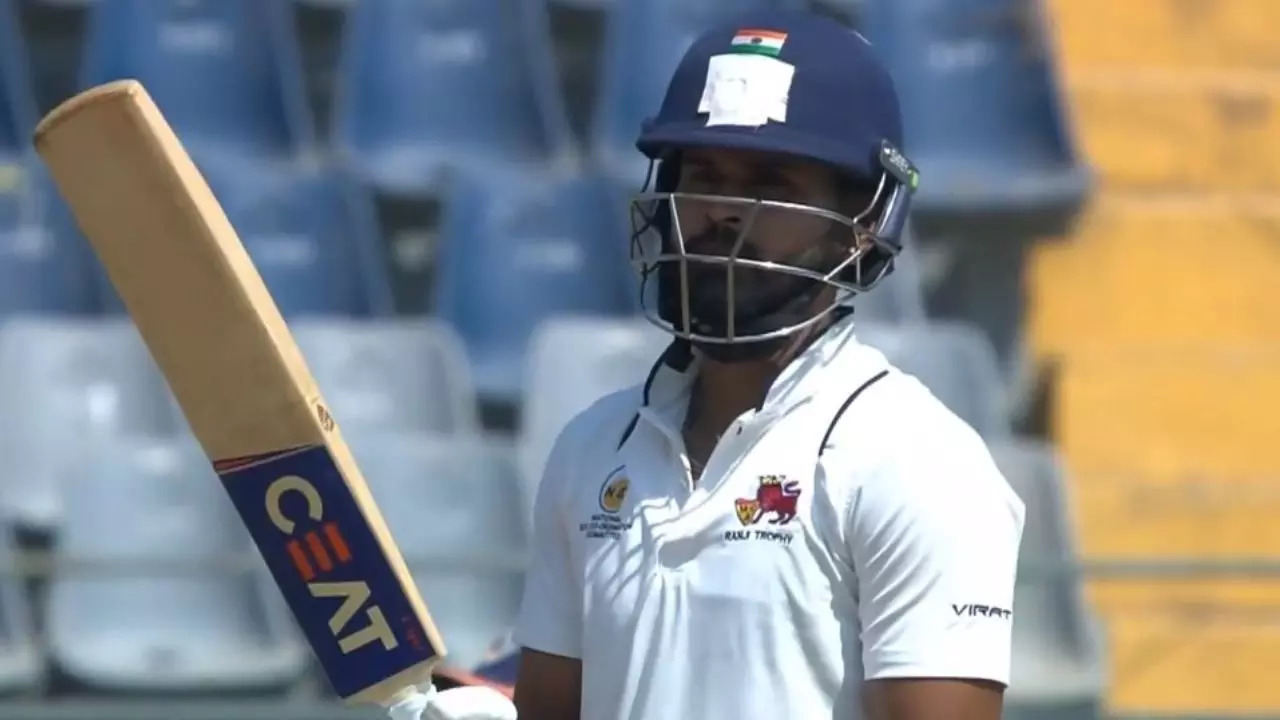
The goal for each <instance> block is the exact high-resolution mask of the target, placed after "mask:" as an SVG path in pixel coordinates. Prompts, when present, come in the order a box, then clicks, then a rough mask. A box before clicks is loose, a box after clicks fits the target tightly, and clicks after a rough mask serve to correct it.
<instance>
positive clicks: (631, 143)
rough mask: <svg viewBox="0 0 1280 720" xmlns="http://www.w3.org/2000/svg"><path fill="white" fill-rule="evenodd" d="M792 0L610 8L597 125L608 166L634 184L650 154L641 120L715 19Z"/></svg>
mask: <svg viewBox="0 0 1280 720" xmlns="http://www.w3.org/2000/svg"><path fill="white" fill-rule="evenodd" d="M788 4H791V3H790V0H615V2H614V3H613V4H612V5H611V7H610V8H609V11H608V12H609V16H608V19H607V20H606V26H605V37H604V43H603V45H602V47H603V48H604V54H603V57H602V58H601V70H600V75H599V82H600V88H599V89H598V91H597V93H596V109H595V114H594V118H593V121H592V124H593V128H592V130H591V135H592V138H591V144H592V153H593V155H595V157H596V160H597V162H598V163H599V164H600V165H601V166H602V167H603V168H605V171H606V172H607V173H608V174H610V175H612V176H614V177H617V178H618V179H619V180H620V181H623V182H625V183H626V184H627V185H629V186H632V187H633V188H639V187H640V186H641V184H642V183H643V182H644V180H645V175H646V172H647V169H648V166H649V162H648V160H647V159H646V158H645V157H644V156H643V155H641V154H640V151H638V150H636V147H635V142H636V136H637V135H639V134H640V125H641V123H643V122H644V120H645V118H648V117H650V116H652V115H654V114H655V113H657V112H658V106H660V105H661V104H662V98H663V96H664V95H665V94H666V90H667V82H668V81H669V80H670V79H671V74H672V73H673V72H674V71H675V69H676V65H678V64H679V62H680V58H681V56H682V55H684V52H685V50H686V49H688V47H689V45H690V44H692V43H693V40H694V38H695V37H697V35H698V34H699V33H701V32H703V31H704V30H705V29H706V28H707V27H708V26H709V25H711V24H714V23H718V22H724V21H726V20H728V19H731V18H733V17H734V16H735V15H738V14H739V13H742V12H745V11H749V10H755V9H759V8H767V7H776V6H779V5H788Z"/></svg>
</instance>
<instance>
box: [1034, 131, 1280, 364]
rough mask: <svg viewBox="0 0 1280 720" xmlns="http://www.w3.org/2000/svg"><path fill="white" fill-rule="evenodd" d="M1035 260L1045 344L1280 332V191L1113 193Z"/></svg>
mask: <svg viewBox="0 0 1280 720" xmlns="http://www.w3.org/2000/svg"><path fill="white" fill-rule="evenodd" d="M1277 145H1280V143H1277ZM1027 272H1028V282H1027V286H1028V291H1027V292H1028V340H1029V342H1030V344H1031V348H1032V350H1033V351H1034V352H1036V353H1037V354H1040V355H1060V354H1063V353H1066V352H1068V351H1069V350H1070V348H1072V347H1074V346H1078V345H1086V346H1087V345H1096V344H1107V343H1114V344H1120V345H1125V346H1133V345H1140V344H1143V343H1157V344H1162V345H1163V344H1193V345H1207V344H1212V343H1217V342H1221V343H1229V344H1242V343H1254V342H1258V341H1260V340H1261V341H1268V340H1275V341H1280V302H1277V299H1276V298H1277V288H1280V196H1277V197H1276V198H1275V199H1274V200H1272V199H1267V198H1261V199H1249V198H1244V197H1235V198H1231V197H1221V196H1217V197H1209V198H1195V197H1185V198H1172V199H1165V200H1159V199H1156V200H1142V199H1133V200H1125V199H1123V198H1120V197H1115V196H1110V197H1102V198H1100V199H1099V200H1098V201H1096V202H1095V203H1094V207H1093V208H1092V209H1091V210H1090V211H1089V212H1088V213H1087V214H1086V216H1085V217H1084V218H1083V220H1082V222H1081V224H1080V226H1079V228H1078V231H1077V233H1076V235H1075V236H1073V237H1071V238H1068V239H1066V240H1063V241H1060V242H1050V243H1041V244H1039V245H1038V246H1036V247H1035V248H1034V250H1033V252H1032V255H1031V258H1030V260H1029V263H1028V269H1027Z"/></svg>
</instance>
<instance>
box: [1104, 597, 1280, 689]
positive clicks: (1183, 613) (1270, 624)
mask: <svg viewBox="0 0 1280 720" xmlns="http://www.w3.org/2000/svg"><path fill="white" fill-rule="evenodd" d="M1105 623H1106V626H1107V642H1108V650H1109V663H1110V668H1111V691H1110V697H1109V698H1108V703H1107V704H1108V709H1109V710H1111V711H1113V712H1122V713H1133V714H1140V713H1152V714H1158V713H1176V712H1187V711H1191V712H1197V711H1199V712H1204V711H1211V712H1212V713H1250V712H1261V711H1274V710H1275V709H1276V708H1280V682H1277V681H1276V665H1277V662H1280V621H1277V619H1276V616H1275V614H1274V610H1269V611H1259V612H1249V611H1248V610H1237V611H1231V610H1224V609H1218V610H1216V611H1215V610H1212V609H1205V608H1202V609H1200V610H1193V609H1176V610H1163V611H1160V610H1152V609H1143V610H1140V611H1136V612H1117V613H1110V614H1106V615H1105Z"/></svg>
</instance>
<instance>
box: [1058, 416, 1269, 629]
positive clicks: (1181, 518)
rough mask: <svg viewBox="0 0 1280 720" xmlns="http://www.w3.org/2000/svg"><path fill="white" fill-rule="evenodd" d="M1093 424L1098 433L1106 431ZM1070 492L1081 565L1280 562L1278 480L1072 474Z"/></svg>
mask: <svg viewBox="0 0 1280 720" xmlns="http://www.w3.org/2000/svg"><path fill="white" fill-rule="evenodd" d="M1097 424H1098V425H1099V426H1103V427H1100V429H1099V432H1102V431H1104V427H1106V426H1110V423H1109V422H1108V421H1106V420H1098V421H1097ZM1071 491H1072V494H1073V495H1074V497H1075V507H1076V513H1075V514H1076V518H1075V523H1076V526H1077V529H1078V533H1079V537H1080V547H1081V551H1082V552H1083V553H1084V554H1085V556H1086V557H1089V558H1093V559H1101V560H1105V559H1126V558H1150V557H1155V558H1160V557H1164V558H1171V557H1194V558H1204V559H1231V558H1245V557H1264V556H1270V557H1274V558H1276V560H1277V561H1280V521H1277V518H1280V473H1277V474H1274V475H1271V476H1259V477H1257V478H1255V479H1253V480H1249V481H1246V480H1243V479H1240V478H1231V477H1222V476H1214V475H1212V474H1210V473H1205V474H1191V473H1188V474H1187V475H1185V476H1183V477H1181V478H1177V477H1172V476H1165V477H1146V478H1140V477H1139V476H1138V474H1137V473H1127V474H1126V473H1097V474H1088V473H1073V474H1072V488H1071ZM1224 589H1225V588H1224ZM1276 606H1277V607H1280V594H1278V596H1277V602H1276Z"/></svg>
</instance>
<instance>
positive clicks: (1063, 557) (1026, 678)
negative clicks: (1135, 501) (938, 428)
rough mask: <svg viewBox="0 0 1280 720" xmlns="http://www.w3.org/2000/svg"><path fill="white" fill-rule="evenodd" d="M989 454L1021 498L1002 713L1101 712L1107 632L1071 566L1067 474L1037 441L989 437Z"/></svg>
mask: <svg viewBox="0 0 1280 720" xmlns="http://www.w3.org/2000/svg"><path fill="white" fill-rule="evenodd" d="M991 454H992V457H994V458H995V461H996V465H997V467H999V468H1000V472H1001V473H1002V474H1003V475H1004V476H1005V478H1006V479H1007V480H1008V481H1009V484H1010V485H1011V486H1012V487H1013V489H1014V491H1015V492H1016V493H1017V494H1018V496H1019V497H1021V498H1022V501H1023V503H1024V504H1025V505H1026V523H1025V529H1024V530H1023V536H1022V545H1021V547H1020V550H1019V556H1018V584H1017V587H1016V589H1015V591H1014V601H1013V602H1014V613H1015V614H1014V617H1015V618H1016V620H1015V622H1014V623H1013V673H1012V677H1011V678H1010V683H1009V689H1008V690H1007V691H1006V693H1005V717H1008V718H1010V719H1011V720H1033V719H1035V720H1040V719H1041V718H1061V719H1064V720H1065V719H1070V720H1097V718H1100V717H1103V716H1104V715H1105V713H1103V712H1102V709H1103V704H1104V701H1105V694H1106V688H1107V658H1106V650H1105V648H1106V637H1105V635H1104V633H1103V631H1102V626H1101V622H1100V618H1098V616H1097V615H1096V614H1095V613H1094V612H1093V611H1092V610H1091V609H1090V608H1089V607H1088V605H1087V602H1086V600H1085V597H1084V588H1083V583H1084V580H1083V577H1082V575H1081V573H1080V571H1079V569H1078V568H1077V567H1076V564H1077V563H1078V562H1079V560H1080V557H1079V548H1078V547H1077V545H1078V543H1077V541H1076V537H1075V533H1074V531H1073V530H1072V523H1073V517H1072V514H1071V504H1070V503H1069V502H1068V498H1067V491H1068V489H1069V487H1070V485H1069V483H1068V478H1067V476H1066V474H1065V473H1064V471H1063V468H1062V466H1061V463H1060V461H1059V458H1058V457H1057V455H1056V453H1054V451H1053V448H1051V447H1048V446H1045V445H1042V444H1040V443H1038V442H1034V441H1027V440H1012V439H1009V440H1005V441H999V442H993V443H991Z"/></svg>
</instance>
